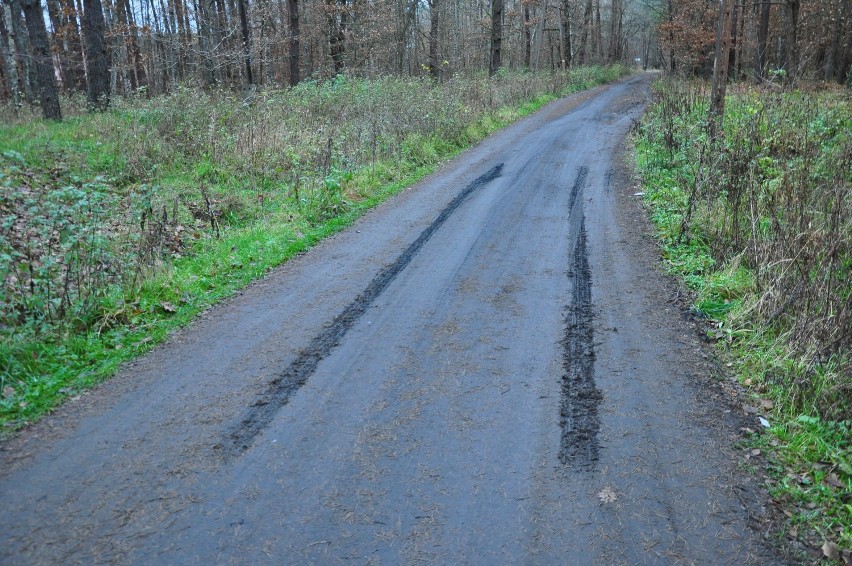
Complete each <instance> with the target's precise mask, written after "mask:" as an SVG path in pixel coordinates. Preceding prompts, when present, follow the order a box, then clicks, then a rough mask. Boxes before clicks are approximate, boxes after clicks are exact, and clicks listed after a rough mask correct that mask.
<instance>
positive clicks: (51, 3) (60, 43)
mask: <svg viewBox="0 0 852 566" xmlns="http://www.w3.org/2000/svg"><path fill="white" fill-rule="evenodd" d="M47 15H48V17H49V18H50V25H51V27H52V28H53V32H52V33H51V34H50V38H51V39H52V40H53V41H52V45H53V53H54V54H55V55H56V58H57V59H58V61H59V76H60V77H61V78H62V88H63V89H64V90H65V92H71V91H73V90H74V77H73V76H72V74H71V64H70V57H69V56H68V44H67V42H66V40H65V16H64V15H63V14H62V8H61V6H60V5H59V0H47Z"/></svg>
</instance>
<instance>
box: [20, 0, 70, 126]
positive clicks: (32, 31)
mask: <svg viewBox="0 0 852 566" xmlns="http://www.w3.org/2000/svg"><path fill="white" fill-rule="evenodd" d="M21 5H22V6H23V8H24V16H25V19H26V22H27V30H28V31H29V36H30V46H31V47H32V57H33V64H34V66H35V68H36V77H37V78H38V87H39V101H40V102H41V113H42V115H43V116H44V117H45V119H47V120H61V119H62V110H61V109H60V108H59V89H57V88H56V76H55V72H56V70H55V69H54V67H53V57H52V56H51V54H50V45H49V39H48V37H47V27H45V25H44V14H43V13H42V9H41V3H40V2H39V1H38V0H23V2H21Z"/></svg>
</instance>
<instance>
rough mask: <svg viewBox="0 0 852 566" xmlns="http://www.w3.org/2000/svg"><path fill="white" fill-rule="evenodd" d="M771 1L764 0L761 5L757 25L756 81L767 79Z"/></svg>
mask: <svg viewBox="0 0 852 566" xmlns="http://www.w3.org/2000/svg"><path fill="white" fill-rule="evenodd" d="M771 7H772V6H771V4H770V2H769V0H763V2H762V3H761V4H760V18H759V19H758V23H757V57H756V59H757V61H756V64H755V69H754V73H755V77H754V78H755V80H757V81H761V80H762V79H763V78H765V77H766V50H767V41H768V40H769V9H770V8H771Z"/></svg>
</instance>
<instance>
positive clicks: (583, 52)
mask: <svg viewBox="0 0 852 566" xmlns="http://www.w3.org/2000/svg"><path fill="white" fill-rule="evenodd" d="M593 11H594V7H593V6H592V0H586V10H585V11H584V12H583V34H582V35H581V36H580V45H579V46H578V47H577V62H578V63H579V64H580V65H585V64H586V61H587V59H588V52H589V31H591V27H592V12H593Z"/></svg>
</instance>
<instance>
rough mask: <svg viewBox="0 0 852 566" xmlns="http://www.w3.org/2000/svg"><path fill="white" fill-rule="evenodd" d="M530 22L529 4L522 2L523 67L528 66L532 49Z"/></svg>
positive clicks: (527, 67)
mask: <svg viewBox="0 0 852 566" xmlns="http://www.w3.org/2000/svg"><path fill="white" fill-rule="evenodd" d="M531 27H532V22H531V21H530V5H529V2H524V68H526V69H529V68H530V54H531V51H532V29H531Z"/></svg>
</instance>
